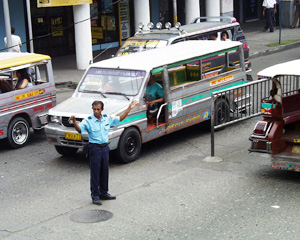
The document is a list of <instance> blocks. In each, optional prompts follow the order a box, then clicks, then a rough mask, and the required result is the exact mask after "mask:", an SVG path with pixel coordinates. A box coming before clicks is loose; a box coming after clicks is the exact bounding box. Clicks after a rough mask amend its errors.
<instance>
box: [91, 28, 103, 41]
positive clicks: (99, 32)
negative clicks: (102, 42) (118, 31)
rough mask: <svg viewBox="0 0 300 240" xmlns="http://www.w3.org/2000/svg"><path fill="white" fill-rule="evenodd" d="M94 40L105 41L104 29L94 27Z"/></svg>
mask: <svg viewBox="0 0 300 240" xmlns="http://www.w3.org/2000/svg"><path fill="white" fill-rule="evenodd" d="M92 38H96V39H103V29H102V27H92Z"/></svg>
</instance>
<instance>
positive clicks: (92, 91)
mask: <svg viewBox="0 0 300 240" xmlns="http://www.w3.org/2000/svg"><path fill="white" fill-rule="evenodd" d="M83 92H88V93H100V94H101V95H102V97H104V98H107V97H106V96H105V95H104V94H103V92H99V91H97V90H83Z"/></svg>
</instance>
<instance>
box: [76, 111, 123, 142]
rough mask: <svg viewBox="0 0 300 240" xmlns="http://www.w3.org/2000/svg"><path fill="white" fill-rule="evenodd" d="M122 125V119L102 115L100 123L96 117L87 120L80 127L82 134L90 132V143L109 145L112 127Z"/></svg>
mask: <svg viewBox="0 0 300 240" xmlns="http://www.w3.org/2000/svg"><path fill="white" fill-rule="evenodd" d="M119 123H120V117H119V116H115V117H111V116H108V115H106V114H101V121H99V120H98V119H97V118H96V117H95V115H94V114H93V115H92V116H90V117H88V118H85V119H84V120H83V121H82V122H81V123H79V126H80V128H81V131H79V133H82V132H88V136H89V142H90V143H97V144H102V143H107V142H108V133H109V129H110V127H111V126H118V125H119Z"/></svg>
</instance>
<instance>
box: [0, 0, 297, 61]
mask: <svg viewBox="0 0 300 240" xmlns="http://www.w3.org/2000/svg"><path fill="white" fill-rule="evenodd" d="M3 1H7V2H8V3H9V9H10V11H9V12H10V22H11V26H14V27H15V29H16V34H17V35H19V36H20V37H21V39H22V42H24V44H23V46H22V48H21V51H23V52H25V51H29V33H28V17H29V18H30V19H31V22H32V33H33V46H34V51H35V52H37V53H44V54H49V55H51V56H52V57H55V56H63V55H68V54H75V53H76V54H77V53H78V51H80V46H77V47H76V45H78V42H80V40H81V41H82V42H86V41H88V38H86V37H87V36H86V35H89V34H86V33H84V34H82V32H80V31H81V30H80V31H79V30H78V29H77V31H76V27H77V25H79V24H80V23H82V22H85V21H86V22H87V23H88V24H89V25H90V26H89V27H88V29H89V28H90V32H91V39H92V40H91V42H92V43H91V45H92V46H91V48H92V50H93V51H101V50H104V49H107V48H118V47H119V46H120V45H121V44H122V42H123V41H124V40H125V39H127V38H128V37H130V36H132V35H134V33H135V32H136V31H137V30H138V23H139V22H143V23H144V25H146V24H147V23H148V22H149V21H152V22H153V23H154V24H155V23H157V22H162V23H163V24H164V23H166V22H171V23H172V25H173V24H174V23H175V22H177V21H179V22H181V24H187V23H189V22H190V21H191V20H192V19H193V18H195V17H197V16H234V17H236V18H237V20H238V21H239V22H247V21H254V20H257V19H261V18H262V7H261V5H262V2H263V0H247V1H246V0H185V1H179V0H121V1H120V0H88V1H90V4H84V5H88V9H86V8H85V9H84V10H83V5H77V6H76V7H75V6H72V5H70V6H56V7H39V6H38V3H37V2H41V1H44V2H47V1H48V2H49V0H47V1H46V0H41V1H37V0H30V1H28V2H30V10H31V16H29V15H28V13H27V11H26V2H27V1H26V0H9V1H8V0H0V3H1V4H0V25H1V26H5V19H4V14H3V11H4V10H3ZM52 1H54V0H52ZM69 1H70V2H73V1H74V2H75V1H76V0H69ZM279 2H281V3H282V10H283V16H285V18H284V19H282V26H283V27H288V26H290V24H291V22H292V21H293V16H294V5H293V0H284V1H282V0H279ZM16 6H17V7H16ZM86 11H88V15H86ZM76 15H77V17H76ZM78 16H85V17H84V19H81V20H79V23H78V22H77V21H78V19H80V18H78ZM75 19H77V20H75ZM83 29H86V27H84V28H83ZM78 31H79V32H78ZM5 36H6V31H5V27H1V28H0V38H2V40H1V41H0V51H5V45H4V41H3V38H4V37H5Z"/></svg>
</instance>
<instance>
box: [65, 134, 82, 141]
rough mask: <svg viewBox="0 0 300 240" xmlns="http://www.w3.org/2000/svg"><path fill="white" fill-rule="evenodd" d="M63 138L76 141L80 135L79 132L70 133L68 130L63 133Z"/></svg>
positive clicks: (80, 138)
mask: <svg viewBox="0 0 300 240" xmlns="http://www.w3.org/2000/svg"><path fill="white" fill-rule="evenodd" d="M65 139H67V140H77V141H81V140H82V137H81V134H79V133H70V132H66V133H65Z"/></svg>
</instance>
